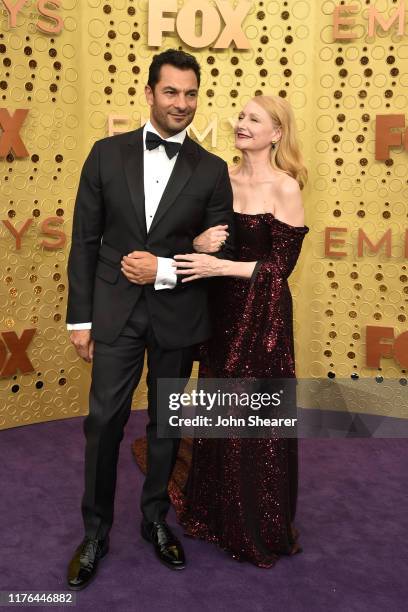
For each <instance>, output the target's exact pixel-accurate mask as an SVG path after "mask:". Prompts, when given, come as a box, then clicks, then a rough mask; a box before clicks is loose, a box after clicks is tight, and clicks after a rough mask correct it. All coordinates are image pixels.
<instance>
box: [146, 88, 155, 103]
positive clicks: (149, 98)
mask: <svg viewBox="0 0 408 612" xmlns="http://www.w3.org/2000/svg"><path fill="white" fill-rule="evenodd" d="M145 96H146V102H147V103H148V105H149V106H153V102H154V92H153V89H152V88H151V87H150V85H146V86H145Z"/></svg>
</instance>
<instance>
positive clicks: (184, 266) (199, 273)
mask: <svg viewBox="0 0 408 612" xmlns="http://www.w3.org/2000/svg"><path fill="white" fill-rule="evenodd" d="M174 259H175V260H176V263H175V264H173V265H174V266H175V267H176V268H177V269H176V274H177V275H186V278H183V280H182V281H181V282H182V283H187V282H188V281H193V280H197V279H198V278H208V277H210V276H222V274H223V260H222V259H217V258H216V257H213V256H212V255H205V254H204V253H188V254H186V255H175V256H174ZM187 275H189V276H187Z"/></svg>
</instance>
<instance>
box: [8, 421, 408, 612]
mask: <svg viewBox="0 0 408 612" xmlns="http://www.w3.org/2000/svg"><path fill="white" fill-rule="evenodd" d="M144 423H145V414H144V412H139V413H132V416H131V418H130V420H129V423H128V425H127V428H126V433H125V437H124V440H123V442H122V446H121V456H120V463H119V476H118V486H117V496H116V512H115V524H114V527H113V529H112V532H111V549H110V553H109V554H108V555H107V557H105V558H104V559H103V560H102V561H101V564H100V567H99V571H98V576H97V577H96V579H95V581H94V582H93V583H92V584H91V585H89V587H88V588H87V589H85V590H84V591H81V592H79V593H77V594H76V597H77V604H76V606H75V609H76V610H80V611H82V610H84V611H85V610H90V611H92V612H112V611H120V612H127V611H128V610H136V611H137V612H139V611H142V610H153V611H154V612H156V611H161V610H163V612H164V611H165V612H169V611H176V610H177V611H182V612H184V611H187V610H191V609H194V610H199V611H201V610H217V611H218V610H234V609H235V610H245V611H247V610H248V611H251V612H252V611H255V610H262V611H264V610H265V611H266V610H268V611H275V610H276V611H278V612H280V611H281V610H283V611H286V610H288V611H298V610H299V611H307V612H309V611H315V610H330V611H331V612H332V611H335V610H341V611H345V612H346V611H347V612H353V611H364V612H374V611H376V610H379V611H380V610H381V612H384V611H388V610H391V609H393V610H395V611H397V610H398V611H402V610H406V609H407V596H408V586H407V583H408V581H407V578H408V569H407V568H408V552H407V550H408V544H407V536H408V529H407V526H408V511H407V497H408V495H407V491H408V470H407V451H408V440H406V439H390V440H387V439H352V440H345V439H331V440H301V442H300V448H301V465H300V493H299V502H298V515H297V521H296V525H297V527H298V529H299V530H300V533H301V538H300V542H301V545H302V546H303V550H304V552H303V553H302V554H299V555H296V556H294V557H290V558H288V557H284V558H281V559H280V560H279V561H278V563H277V565H276V566H275V567H274V568H272V569H260V568H257V567H254V566H252V565H249V564H247V563H239V562H237V561H234V560H233V559H231V558H230V557H229V556H227V554H226V553H224V552H223V551H221V550H219V549H217V548H216V547H215V546H213V545H211V544H207V543H205V542H201V541H195V540H192V539H190V538H187V537H184V538H183V537H182V536H181V530H180V528H179V527H178V526H177V524H176V522H175V518H174V513H173V512H171V514H170V516H169V523H170V524H171V525H173V526H174V527H175V531H176V532H177V533H178V534H179V535H180V536H181V537H182V541H183V543H184V547H185V551H186V555H187V560H188V567H187V568H186V569H185V570H184V571H182V572H172V571H170V570H168V569H167V568H165V567H164V566H161V565H160V564H159V563H158V561H156V559H155V557H154V553H153V549H151V548H150V545H149V544H148V543H146V542H145V541H144V540H142V539H141V537H140V535H139V523H140V510H139V494H140V490H141V483H142V475H141V473H140V472H139V470H138V468H137V466H136V464H135V462H134V460H133V457H132V454H131V450H130V444H131V441H132V440H133V438H134V437H136V436H139V435H141V434H142V433H143V428H144ZM0 448H1V455H0V460H1V464H0V466H1V467H0V470H1V501H0V529H1V555H0V591H5V590H12V591H24V590H34V591H42V590H48V591H59V590H62V591H66V590H67V589H66V587H65V572H66V565H67V563H68V560H69V558H70V556H71V554H72V552H73V550H74V548H75V547H76V546H77V544H78V543H79V541H80V540H81V538H82V522H81V515H80V500H81V494H82V485H83V477H82V476H83V450H84V440H83V434H82V418H75V419H68V420H64V421H54V422H50V423H44V424H39V425H30V426H26V427H19V428H15V429H10V430H5V431H1V432H0ZM42 608H43V607H41V608H40V609H42ZM37 609H39V608H38V607H37ZM44 609H48V610H49V609H50V608H45V607H44ZM58 609H61V607H60V606H58Z"/></svg>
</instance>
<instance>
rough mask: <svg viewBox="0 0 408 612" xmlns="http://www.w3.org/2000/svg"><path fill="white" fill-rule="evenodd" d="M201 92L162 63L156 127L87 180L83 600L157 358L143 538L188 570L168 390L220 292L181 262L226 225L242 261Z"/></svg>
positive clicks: (153, 113) (159, 59)
mask: <svg viewBox="0 0 408 612" xmlns="http://www.w3.org/2000/svg"><path fill="white" fill-rule="evenodd" d="M199 85H200V67H199V65H198V63H197V61H196V60H195V58H194V57H193V56H192V55H189V54H187V53H184V52H182V51H174V50H169V51H165V52H164V53H161V54H159V55H157V56H155V58H154V59H153V62H152V64H151V66H150V69H149V81H148V85H147V86H146V88H145V93H146V99H147V102H148V104H149V106H150V121H148V123H147V124H146V125H145V126H144V127H142V128H140V129H137V130H134V131H131V132H127V133H125V134H120V135H116V136H113V137H109V138H103V139H101V140H98V141H97V142H95V144H94V145H93V147H92V148H91V151H90V153H89V155H88V157H87V159H86V161H85V163H84V166H83V169H82V173H81V178H80V183H79V188H78V193H77V198H76V203H75V211H74V218H73V229H72V246H71V251H70V256H69V262H68V279H69V297H68V309H67V327H68V329H69V330H70V332H71V333H70V339H71V342H72V343H73V344H74V346H75V347H76V350H77V352H78V354H79V355H80V356H81V357H82V358H83V359H85V360H86V361H89V362H92V384H91V390H90V398H89V415H88V416H87V417H86V418H85V420H84V433H85V436H86V451H85V491H84V495H83V499H82V515H83V520H84V526H85V536H84V539H83V540H82V542H81V543H80V544H79V546H78V547H77V549H76V551H75V553H74V556H73V558H72V559H71V562H70V564H69V568H68V585H69V587H70V588H71V589H75V590H78V589H82V588H84V587H85V586H86V585H87V584H89V582H90V580H91V579H92V578H93V577H94V576H95V573H96V570H97V566H98V562H99V560H100V559H101V558H102V557H103V556H104V555H105V554H106V553H107V552H108V547H109V531H110V528H111V526H112V522H113V510H114V495H115V484H116V467H117V460H118V454H119V446H120V442H121V440H122V438H123V430H124V426H125V424H126V422H127V420H128V418H129V415H130V410H131V400H132V396H133V392H134V390H135V388H136V386H137V384H138V382H139V380H140V377H141V374H142V370H143V363H144V353H145V350H147V358H148V376H147V387H148V415H149V423H148V425H147V473H146V478H145V482H144V485H143V491H142V496H141V509H142V515H143V520H142V524H141V533H142V536H143V537H144V538H145V539H146V540H147V541H149V542H151V543H152V545H153V547H154V550H155V552H156V555H157V557H158V558H159V560H160V561H161V562H162V563H164V564H165V565H166V566H167V567H169V568H171V569H182V568H183V567H184V566H185V557H184V552H183V548H182V546H181V543H180V542H179V540H178V539H177V538H176V536H175V535H174V534H173V533H172V531H171V530H170V528H169V526H168V524H167V523H166V520H165V519H166V514H167V510H168V508H169V497H168V492H167V486H168V481H169V478H170V475H171V472H172V469H173V466H174V462H175V457H176V454H177V450H178V444H179V440H176V439H170V438H159V437H158V436H157V430H156V425H157V413H158V409H159V407H158V397H157V381H158V379H160V378H170V379H188V378H189V377H190V375H191V369H192V363H193V356H194V347H195V345H197V343H200V342H202V341H204V340H206V339H207V338H208V337H209V336H210V333H211V330H210V321H209V314H208V304H207V284H206V283H207V282H208V281H198V282H195V283H182V282H181V278H180V277H177V275H176V273H175V268H174V266H173V265H172V264H173V259H172V258H173V256H174V255H175V254H177V253H189V252H191V251H192V250H193V240H194V238H195V237H196V236H197V235H198V234H200V233H201V232H203V231H204V230H206V229H208V228H210V227H213V226H218V225H228V229H229V234H227V235H226V236H225V238H226V240H225V241H220V242H222V244H220V251H219V253H218V254H219V255H220V256H222V257H224V258H231V257H232V255H233V235H232V233H233V213H232V190H231V184H230V181H229V177H228V170H227V165H226V163H225V162H224V161H223V160H221V159H220V158H219V157H217V156H215V155H213V154H211V153H209V152H207V151H206V150H205V149H204V148H202V147H201V146H200V145H198V144H197V143H195V142H194V141H193V140H191V139H190V138H189V137H188V135H187V134H186V128H187V126H188V125H189V124H190V123H191V121H192V120H193V118H194V114H195V111H196V107H197V97H198V88H199ZM164 408H167V406H166V407H162V409H164Z"/></svg>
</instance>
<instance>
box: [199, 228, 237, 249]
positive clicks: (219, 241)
mask: <svg viewBox="0 0 408 612" xmlns="http://www.w3.org/2000/svg"><path fill="white" fill-rule="evenodd" d="M227 229H228V225H215V226H214V227H210V228H208V229H207V230H205V232H202V233H201V234H199V236H197V237H196V238H194V241H193V246H194V250H195V251H196V252H197V253H218V251H219V250H220V249H221V247H223V246H224V244H225V241H226V240H227V238H228V236H229V233H228V232H227Z"/></svg>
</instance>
